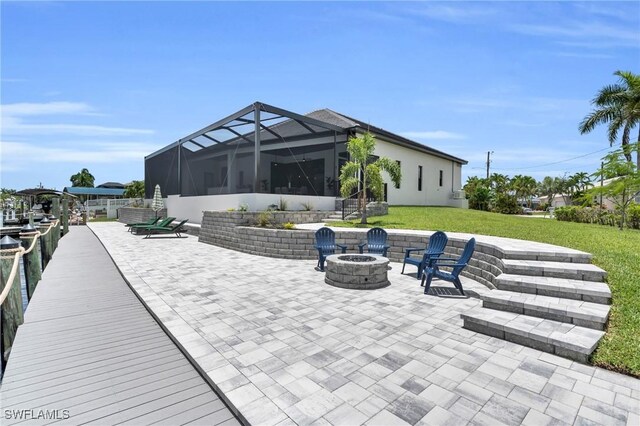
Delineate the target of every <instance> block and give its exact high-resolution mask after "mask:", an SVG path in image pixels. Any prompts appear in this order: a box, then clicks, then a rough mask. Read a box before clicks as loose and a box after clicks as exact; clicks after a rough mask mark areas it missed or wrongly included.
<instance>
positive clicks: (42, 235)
mask: <svg viewBox="0 0 640 426" xmlns="http://www.w3.org/2000/svg"><path fill="white" fill-rule="evenodd" d="M55 223H56V222H51V225H49V229H47V230H46V231H45V232H42V233H41V234H40V236H41V237H44V236H45V235H47V234H48V233H49V231H51V229H52V228H55Z"/></svg>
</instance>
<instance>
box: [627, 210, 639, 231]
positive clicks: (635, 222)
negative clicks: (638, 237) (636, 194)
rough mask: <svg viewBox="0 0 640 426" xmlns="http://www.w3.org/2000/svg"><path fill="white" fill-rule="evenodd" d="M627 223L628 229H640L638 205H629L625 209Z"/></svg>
mask: <svg viewBox="0 0 640 426" xmlns="http://www.w3.org/2000/svg"><path fill="white" fill-rule="evenodd" d="M627 221H628V222H627V224H628V225H629V228H633V229H640V204H631V205H630V206H629V207H628V208H627Z"/></svg>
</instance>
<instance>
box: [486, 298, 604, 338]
mask: <svg viewBox="0 0 640 426" xmlns="http://www.w3.org/2000/svg"><path fill="white" fill-rule="evenodd" d="M479 296H480V299H481V300H482V301H483V303H482V306H483V307H485V308H490V309H496V310H500V311H506V312H513V313H516V314H524V315H528V316H532V317H538V318H544V319H551V320H554V321H558V322H564V323H569V324H574V325H578V326H581V327H587V328H593V329H596V330H604V328H605V325H606V323H607V318H608V317H609V309H610V307H609V306H608V305H603V304H599V303H592V302H585V301H582V300H574V299H562V298H558V297H551V296H541V295H536V294H526V293H515V292H511V291H504V290H492V291H489V292H486V293H482V294H480V295H479Z"/></svg>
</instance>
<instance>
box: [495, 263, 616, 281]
mask: <svg viewBox="0 0 640 426" xmlns="http://www.w3.org/2000/svg"><path fill="white" fill-rule="evenodd" d="M502 264H503V268H502V272H503V273H505V274H511V275H527V276H539V277H553V278H567V279H573V280H582V281H598V282H602V281H604V280H605V278H606V276H607V273H606V271H604V270H603V269H600V268H598V267H597V266H595V265H592V264H590V263H567V262H553V261H539V260H516V259H502Z"/></svg>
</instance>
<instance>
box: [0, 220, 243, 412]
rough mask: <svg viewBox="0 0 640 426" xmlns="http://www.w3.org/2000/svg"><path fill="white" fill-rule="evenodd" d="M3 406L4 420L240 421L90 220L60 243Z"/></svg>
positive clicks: (15, 353) (15, 355) (33, 305)
mask: <svg viewBox="0 0 640 426" xmlns="http://www.w3.org/2000/svg"><path fill="white" fill-rule="evenodd" d="M0 405H1V412H0V424H3V425H5V424H7V425H8V424H15V423H21V424H49V423H52V422H56V423H59V424H73V425H76V424H85V423H93V424H103V425H104V424H121V423H124V424H136V425H142V424H154V423H162V424H167V425H182V424H194V425H218V424H223V425H238V424H240V423H239V421H238V420H237V418H236V417H235V416H234V415H233V414H232V412H231V411H230V410H229V408H228V407H227V406H226V405H225V404H224V402H223V401H221V400H220V398H219V397H218V396H217V395H216V393H215V392H214V391H213V390H212V389H211V387H210V386H209V385H208V384H207V382H206V381H205V380H204V379H203V378H202V376H200V375H199V373H198V372H197V371H196V370H195V368H194V367H193V366H192V365H191V363H190V362H189V361H188V360H187V358H186V357H185V356H184V355H183V353H182V352H181V351H180V350H179V349H178V347H176V345H175V344H174V343H173V342H172V341H171V339H170V338H169V337H168V336H167V335H166V334H165V332H164V331H163V329H162V328H161V327H160V326H159V325H158V323H157V322H156V321H155V320H154V318H153V317H152V316H151V315H150V314H149V313H148V312H147V310H146V309H145V308H144V306H143V305H142V303H141V302H140V301H139V300H138V299H137V298H136V296H135V295H134V294H133V292H132V290H131V289H130V288H129V286H128V285H127V283H126V282H125V281H124V279H123V278H122V276H121V275H120V273H119V272H118V270H117V269H116V267H115V265H114V264H113V262H112V261H111V258H110V257H109V255H108V254H107V252H106V251H105V250H104V248H103V247H102V245H101V244H100V241H99V240H98V239H97V238H96V237H95V236H94V235H93V233H92V232H91V230H90V229H89V228H87V227H75V228H73V230H72V231H71V232H70V233H69V234H67V235H66V236H65V237H64V238H63V239H62V240H61V241H60V245H59V247H58V250H57V251H56V252H55V255H54V257H53V260H52V261H51V263H50V264H49V265H48V266H47V269H46V270H45V272H44V275H43V279H42V281H41V282H40V283H39V284H38V288H37V289H36V292H35V294H34V296H33V298H32V300H31V302H30V303H29V306H28V309H27V311H26V314H25V323H24V324H23V325H21V326H20V328H19V329H18V333H17V336H16V340H15V343H14V346H13V348H12V352H11V355H10V358H9V363H8V365H7V369H6V371H5V375H4V377H3V380H2V385H1V387H0ZM25 420H27V421H26V422H25ZM23 422H25V423H23Z"/></svg>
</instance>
